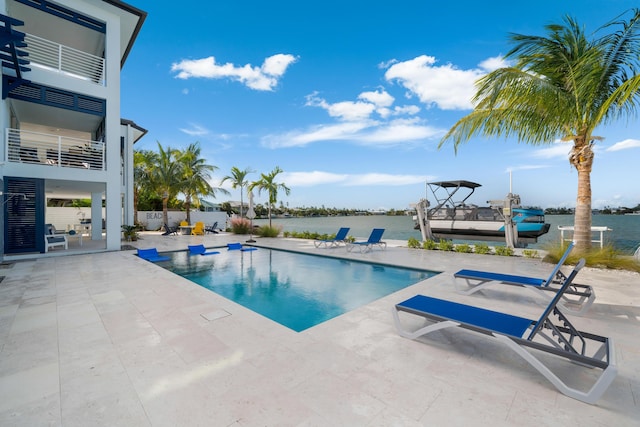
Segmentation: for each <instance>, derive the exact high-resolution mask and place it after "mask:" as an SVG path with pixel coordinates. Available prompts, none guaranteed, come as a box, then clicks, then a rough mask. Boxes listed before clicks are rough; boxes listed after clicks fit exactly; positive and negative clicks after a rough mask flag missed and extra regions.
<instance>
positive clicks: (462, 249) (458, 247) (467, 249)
mask: <svg viewBox="0 0 640 427" xmlns="http://www.w3.org/2000/svg"><path fill="white" fill-rule="evenodd" d="M455 251H456V252H460V253H463V254H470V253H471V252H473V249H472V248H471V246H469V245H467V244H466V243H462V244H460V245H456V247H455Z"/></svg>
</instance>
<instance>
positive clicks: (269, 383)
mask: <svg viewBox="0 0 640 427" xmlns="http://www.w3.org/2000/svg"><path fill="white" fill-rule="evenodd" d="M364 237H366V236H364ZM247 238H248V236H237V235H231V234H224V233H221V234H217V235H211V234H207V235H205V236H183V235H179V236H160V235H159V234H158V233H143V235H142V240H139V241H138V242H133V243H130V244H131V245H136V246H137V247H140V248H150V247H156V248H157V249H158V250H159V251H160V252H162V251H168V250H186V248H187V245H189V244H191V245H195V244H200V243H202V244H204V245H205V246H207V247H212V246H222V245H225V244H226V243H228V242H243V241H244V240H246V239H247ZM256 240H257V245H258V246H265V247H275V248H286V249H292V250H298V251H306V252H312V253H316V254H318V253H320V254H326V255H330V256H340V257H345V258H353V259H362V260H368V261H374V262H382V263H387V264H394V265H401V266H406V267H419V268H425V269H431V270H436V271H442V272H443V274H439V275H437V276H435V277H433V278H431V279H428V280H426V281H423V282H420V283H418V284H416V285H413V286H410V287H408V288H406V289H403V290H401V291H399V292H396V293H394V294H392V295H390V296H387V297H385V298H382V299H380V300H377V301H375V302H374V303H371V304H369V305H367V306H365V307H362V308H360V309H357V310H354V311H352V312H349V313H346V314H344V315H342V316H339V317H337V318H335V319H332V320H330V321H327V322H325V323H323V324H320V325H318V326H316V327H313V328H311V329H308V330H306V331H304V332H301V333H296V332H293V331H291V330H289V329H287V328H285V327H283V326H281V325H279V324H277V323H274V322H272V321H271V320H269V319H266V318H264V317H262V316H260V315H258V314H256V313H254V312H252V311H250V310H247V309H245V308H244V307H241V306H239V305H237V304H235V303H233V302H231V301H229V300H227V299H225V298H222V297H220V296H218V295H217V294H215V293H212V292H210V291H208V290H206V289H204V288H201V287H200V286H198V285H196V284H194V283H192V282H190V281H187V280H185V279H182V278H181V277H177V276H175V275H173V274H172V273H170V272H168V271H166V270H164V269H163V268H161V267H159V266H157V265H154V264H152V263H150V262H146V261H144V260H142V259H140V258H138V257H137V256H135V255H134V254H135V251H132V250H131V251H120V252H109V253H93V254H85V255H72V256H57V257H56V256H51V257H42V258H39V259H37V260H23V261H20V260H18V261H10V262H5V263H4V264H3V265H2V266H1V267H2V268H1V269H0V276H4V279H3V280H2V281H1V282H0V424H1V425H63V426H76V425H77V426H85V425H131V426H133V425H135V426H144V425H149V426H151V425H152V426H165V425H166V426H170V425H181V426H255V425H261V426H288V425H291V426H303V425H304V426H326V425H345V426H389V425H402V426H422V425H492V426H503V425H504V426H507V425H518V426H532V427H533V426H536V427H537V426H540V425H576V426H578V425H580V426H587V425H602V426H604V425H607V426H609V425H615V426H632V425H637V423H638V419H640V340H638V326H639V321H640V275H638V274H636V273H631V272H625V271H613V272H612V271H604V270H599V269H592V268H585V269H583V270H582V271H581V272H580V274H579V275H578V280H577V282H578V283H589V284H591V285H592V286H593V287H594V289H595V292H596V294H597V299H596V301H595V303H594V305H593V307H591V309H590V311H589V312H588V313H587V314H586V315H585V316H584V317H575V316H572V317H571V321H572V322H573V323H574V325H576V327H577V328H578V329H580V330H584V331H589V332H593V333H597V334H600V335H605V336H608V337H611V338H613V340H614V343H615V348H616V353H617V363H618V368H619V370H618V376H617V377H616V379H615V380H614V382H613V384H612V385H611V386H610V387H609V389H608V390H607V391H606V392H605V394H604V395H603V397H602V398H601V399H600V400H599V401H598V402H597V403H596V404H595V405H588V404H585V403H582V402H579V401H576V400H573V399H570V398H568V397H566V396H564V395H562V394H560V393H559V392H558V391H557V390H556V389H555V388H554V387H553V386H552V385H551V384H550V383H549V382H548V381H547V380H545V379H544V378H543V377H542V376H541V375H540V374H538V372H537V371H535V370H534V369H533V368H531V367H530V366H529V365H528V364H527V363H525V362H524V361H522V360H521V359H520V358H519V357H518V356H517V355H515V354H514V353H512V352H511V351H509V350H507V349H506V348H505V347H502V346H500V345H499V344H498V343H496V342H495V341H493V340H488V339H486V337H483V336H478V335H474V334H469V333H466V332H464V331H461V330H445V331H440V332H435V333H433V334H431V335H429V336H428V337H426V338H422V339H420V340H416V341H412V340H408V339H405V338H402V337H400V336H399V335H398V334H397V333H396V332H395V329H394V327H393V321H392V316H391V308H392V306H393V305H394V304H395V303H397V302H399V301H402V300H404V299H406V298H408V297H410V296H413V295H415V294H417V293H423V294H427V295H431V296H435V297H439V298H445V299H450V300H454V301H459V302H465V303H468V304H473V305H478V306H483V307H486V308H489V309H494V310H500V311H511V312H513V313H514V314H518V315H520V316H536V314H537V313H540V311H541V310H542V309H543V308H544V306H543V304H542V303H541V301H540V300H539V299H536V298H535V296H533V294H530V293H528V292H522V291H521V290H518V289H508V290H505V291H504V292H502V291H501V292H500V293H490V292H487V293H486V294H479V295H476V296H463V295H460V294H458V293H456V292H455V290H454V286H453V278H452V273H453V272H455V271H457V270H458V269H460V268H462V267H464V268H474V269H485V270H494V271H497V270H499V271H503V272H505V273H512V274H516V273H517V274H523V275H532V276H541V277H542V276H545V275H547V274H548V271H549V270H550V269H551V268H552V266H550V265H549V264H546V263H542V262H541V261H539V260H535V259H525V258H522V257H508V258H506V257H497V256H485V255H473V254H460V253H453V252H446V253H443V252H438V251H424V250H415V249H408V248H406V247H401V246H400V245H401V244H406V242H395V243H396V244H395V245H394V242H388V243H389V247H388V248H387V249H386V250H384V251H383V250H379V249H374V250H373V251H372V252H369V253H366V254H360V253H357V252H353V253H349V252H347V251H346V250H345V249H344V247H340V248H336V249H316V248H315V247H314V245H313V242H311V241H305V240H297V239H284V238H278V239H265V238H257V239H256ZM128 244H129V243H128ZM492 296H493V297H492Z"/></svg>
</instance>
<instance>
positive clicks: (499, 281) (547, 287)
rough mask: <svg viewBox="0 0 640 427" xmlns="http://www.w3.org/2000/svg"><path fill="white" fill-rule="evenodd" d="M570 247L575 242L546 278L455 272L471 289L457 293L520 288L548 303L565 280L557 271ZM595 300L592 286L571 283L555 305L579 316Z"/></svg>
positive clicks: (469, 271) (567, 254) (467, 293)
mask: <svg viewBox="0 0 640 427" xmlns="http://www.w3.org/2000/svg"><path fill="white" fill-rule="evenodd" d="M573 245H574V243H573V242H571V243H570V244H569V246H567V249H566V250H565V252H564V254H563V255H562V257H561V258H560V261H558V263H557V264H556V266H555V268H554V269H553V270H552V271H551V274H550V275H549V277H547V278H546V279H541V278H536V277H527V276H517V275H511V274H502V273H493V272H488V271H478V270H467V269H463V270H460V271H458V272H456V273H454V274H453V277H454V278H456V279H464V280H465V281H466V283H467V285H469V286H470V287H471V288H470V289H469V290H466V291H459V292H460V293H462V294H464V295H471V294H473V293H475V292H478V291H481V290H483V289H486V288H488V287H490V286H496V285H498V286H501V285H512V286H521V287H523V288H525V289H528V290H531V291H533V292H534V293H535V294H536V295H542V296H543V297H544V298H545V299H546V300H550V299H552V298H553V297H554V295H555V293H556V292H557V291H558V289H559V288H560V287H561V286H562V284H563V283H564V282H565V281H566V279H567V277H566V276H565V275H564V274H563V273H562V271H560V267H562V265H563V264H564V262H565V260H566V259H567V257H568V256H569V253H570V252H571V250H572V249H573ZM595 299H596V294H595V292H594V290H593V288H592V287H591V286H588V285H580V284H577V283H572V284H571V286H569V288H568V289H567V290H566V291H565V292H564V294H563V296H562V301H561V302H560V303H559V305H558V306H559V307H560V308H561V309H562V310H564V311H565V312H568V313H571V314H576V315H582V314H583V313H585V312H586V311H587V310H588V309H589V307H591V305H592V304H593V302H594V301H595ZM568 304H569V305H568Z"/></svg>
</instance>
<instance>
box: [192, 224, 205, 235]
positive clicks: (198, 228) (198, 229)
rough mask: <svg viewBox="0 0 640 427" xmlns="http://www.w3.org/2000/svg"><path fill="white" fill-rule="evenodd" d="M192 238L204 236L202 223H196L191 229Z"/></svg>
mask: <svg viewBox="0 0 640 427" xmlns="http://www.w3.org/2000/svg"><path fill="white" fill-rule="evenodd" d="M191 235H192V236H198V235H199V236H204V222H202V221H198V222H196V224H195V225H194V226H193V228H192V229H191Z"/></svg>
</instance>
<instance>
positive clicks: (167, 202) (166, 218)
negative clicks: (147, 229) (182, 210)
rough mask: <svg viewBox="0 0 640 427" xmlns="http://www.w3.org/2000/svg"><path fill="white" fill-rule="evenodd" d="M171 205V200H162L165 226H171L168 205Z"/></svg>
mask: <svg viewBox="0 0 640 427" xmlns="http://www.w3.org/2000/svg"><path fill="white" fill-rule="evenodd" d="M168 204H169V198H168V197H166V198H164V197H163V198H162V219H163V221H164V223H165V224H167V225H169V209H168V208H167V205H168Z"/></svg>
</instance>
